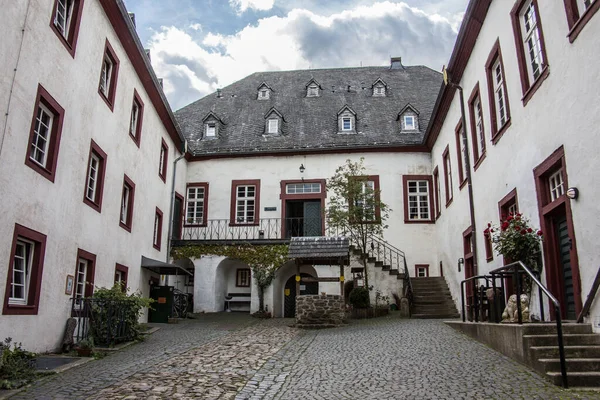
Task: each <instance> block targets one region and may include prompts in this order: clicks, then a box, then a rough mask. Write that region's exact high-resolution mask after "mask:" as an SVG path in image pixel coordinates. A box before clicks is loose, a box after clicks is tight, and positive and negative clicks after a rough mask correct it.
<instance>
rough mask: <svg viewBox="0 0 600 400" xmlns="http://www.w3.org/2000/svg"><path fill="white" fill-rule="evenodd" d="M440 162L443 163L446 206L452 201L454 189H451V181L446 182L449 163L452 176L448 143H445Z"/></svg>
mask: <svg viewBox="0 0 600 400" xmlns="http://www.w3.org/2000/svg"><path fill="white" fill-rule="evenodd" d="M442 163H443V164H444V186H445V188H446V208H448V206H449V205H450V204H451V203H452V198H453V195H454V191H453V190H452V182H450V184H448V167H447V165H450V177H451V178H452V160H451V159H450V145H446V148H445V149H444V152H443V153H442Z"/></svg>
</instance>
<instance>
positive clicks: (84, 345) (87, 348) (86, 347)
mask: <svg viewBox="0 0 600 400" xmlns="http://www.w3.org/2000/svg"><path fill="white" fill-rule="evenodd" d="M75 350H77V355H78V356H79V357H89V356H91V355H92V350H94V339H92V338H91V337H90V338H88V339H83V340H80V341H79V342H77V347H75Z"/></svg>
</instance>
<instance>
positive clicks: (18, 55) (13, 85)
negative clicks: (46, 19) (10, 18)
mask: <svg viewBox="0 0 600 400" xmlns="http://www.w3.org/2000/svg"><path fill="white" fill-rule="evenodd" d="M30 4H31V0H28V1H27V8H26V9H25V19H24V21H23V27H22V28H21V43H20V44H19V53H18V54H17V63H16V64H15V68H14V70H13V76H12V80H11V83H10V90H9V92H8V103H7V105H6V112H5V113H4V127H3V128H2V137H0V157H1V156H2V149H3V148H4V138H5V137H6V130H7V129H8V114H9V112H10V104H11V102H12V95H13V90H14V87H15V80H16V78H17V70H18V69H19V62H20V61H21V51H22V50H23V42H24V41H25V27H26V26H27V16H28V15H29V6H30Z"/></svg>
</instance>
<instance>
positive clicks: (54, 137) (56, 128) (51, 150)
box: [25, 84, 65, 183]
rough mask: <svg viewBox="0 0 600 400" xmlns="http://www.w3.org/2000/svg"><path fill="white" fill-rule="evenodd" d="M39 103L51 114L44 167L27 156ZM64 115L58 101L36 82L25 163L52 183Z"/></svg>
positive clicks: (32, 137)
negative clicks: (50, 128)
mask: <svg viewBox="0 0 600 400" xmlns="http://www.w3.org/2000/svg"><path fill="white" fill-rule="evenodd" d="M40 103H42V104H44V106H46V107H47V108H48V109H49V110H50V111H51V112H52V114H53V118H52V130H51V132H50V142H49V143H48V149H47V154H48V155H47V161H46V167H45V168H44V167H42V166H41V165H39V164H37V163H36V162H34V161H32V160H31V159H30V158H29V154H30V151H31V143H32V142H33V139H34V137H35V136H34V135H35V133H34V130H35V121H36V117H37V112H38V108H39V105H40ZM64 116H65V110H64V108H62V107H61V106H60V104H58V102H57V101H56V100H55V99H54V97H52V96H51V95H50V93H48V91H47V90H46V89H44V87H43V86H42V85H40V84H38V89H37V94H36V96H35V106H34V109H33V118H32V119H31V128H30V130H29V140H28V141H27V150H26V152H25V165H27V166H28V167H30V168H31V169H33V170H34V171H36V172H37V173H39V174H40V175H42V176H43V177H44V178H46V179H48V180H49V181H50V182H52V183H54V178H55V176H56V165H57V162H58V151H59V149H60V138H61V135H62V127H63V121H64Z"/></svg>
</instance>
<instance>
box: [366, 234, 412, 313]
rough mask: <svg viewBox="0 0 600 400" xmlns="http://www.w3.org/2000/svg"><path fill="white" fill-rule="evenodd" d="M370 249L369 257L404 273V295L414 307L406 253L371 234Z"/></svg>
mask: <svg viewBox="0 0 600 400" xmlns="http://www.w3.org/2000/svg"><path fill="white" fill-rule="evenodd" d="M369 240H370V242H371V244H370V250H369V251H368V254H369V257H374V258H375V259H376V260H377V261H381V262H383V264H384V265H389V266H390V270H398V272H399V273H400V272H401V271H402V273H403V274H404V289H403V290H404V297H406V298H407V299H408V301H409V305H410V307H411V308H412V303H413V290H412V282H411V280H410V274H409V273H408V265H407V263H406V254H405V253H404V252H403V251H402V250H400V249H399V248H397V247H395V246H393V245H391V244H389V243H388V242H386V241H385V240H383V239H381V238H378V237H376V236H373V235H371V237H370V238H369Z"/></svg>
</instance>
